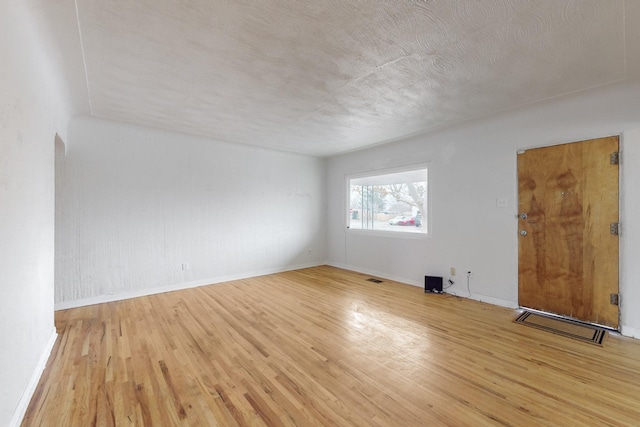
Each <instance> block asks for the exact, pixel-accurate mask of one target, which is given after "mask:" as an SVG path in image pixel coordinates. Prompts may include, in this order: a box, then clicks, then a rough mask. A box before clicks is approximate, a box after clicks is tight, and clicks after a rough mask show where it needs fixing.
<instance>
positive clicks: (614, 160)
mask: <svg viewBox="0 0 640 427" xmlns="http://www.w3.org/2000/svg"><path fill="white" fill-rule="evenodd" d="M609 161H610V162H611V164H612V165H619V164H620V152H619V151H616V152H615V153H611V156H609Z"/></svg>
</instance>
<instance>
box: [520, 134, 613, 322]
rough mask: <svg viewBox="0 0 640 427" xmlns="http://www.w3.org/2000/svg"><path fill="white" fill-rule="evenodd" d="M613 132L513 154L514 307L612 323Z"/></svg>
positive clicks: (589, 320) (588, 320)
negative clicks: (515, 166) (515, 225)
mask: <svg viewBox="0 0 640 427" xmlns="http://www.w3.org/2000/svg"><path fill="white" fill-rule="evenodd" d="M616 151H618V137H617V136H614V137H608V138H600V139H594V140H589V141H581V142H576V143H572V144H563V145H556V146H552V147H544V148H538V149H533V150H527V151H526V152H524V153H521V154H519V155H518V183H519V184H518V187H519V191H518V205H519V212H521V213H526V214H527V218H526V219H522V218H521V219H520V220H519V228H520V230H524V231H526V232H527V233H528V234H527V235H526V236H520V237H519V252H518V258H519V261H518V267H519V292H518V298H519V303H520V305H521V306H524V307H531V308H535V309H538V310H544V311H549V312H552V313H557V314H561V315H566V316H570V317H573V318H576V319H580V320H584V321H587V322H594V323H599V324H603V325H607V326H611V327H614V328H616V327H618V307H617V306H615V305H612V304H610V302H609V296H610V294H615V293H618V244H619V242H618V237H617V236H613V235H611V234H610V232H609V226H610V224H611V223H614V222H617V221H618V166H617V165H611V164H610V155H611V153H613V152H616Z"/></svg>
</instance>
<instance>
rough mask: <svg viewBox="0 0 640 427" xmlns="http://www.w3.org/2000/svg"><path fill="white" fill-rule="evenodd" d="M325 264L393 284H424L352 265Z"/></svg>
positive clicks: (420, 285) (419, 285) (421, 285)
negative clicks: (391, 281)
mask: <svg viewBox="0 0 640 427" xmlns="http://www.w3.org/2000/svg"><path fill="white" fill-rule="evenodd" d="M325 264H326V265H330V266H331V267H337V268H342V269H344V270H349V271H355V272H356V273H362V274H367V275H369V276H375V277H380V278H382V279H387V280H393V281H394V282H400V283H405V284H407V285H412V286H418V287H423V286H424V283H422V282H419V281H415V280H411V279H409V278H407V277H400V276H393V275H391V274H387V273H383V272H381V271H375V270H368V269H362V268H359V267H354V266H353V265H345V264H341V263H334V262H326V263H325Z"/></svg>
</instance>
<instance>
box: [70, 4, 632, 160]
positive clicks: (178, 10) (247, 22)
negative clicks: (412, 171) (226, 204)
mask: <svg viewBox="0 0 640 427" xmlns="http://www.w3.org/2000/svg"><path fill="white" fill-rule="evenodd" d="M76 4H77V11H78V20H79V25H80V34H81V39H82V48H83V55H84V60H85V65H86V75H87V85H88V89H89V98H90V105H91V113H92V114H93V115H95V116H98V117H104V118H110V119H116V120H123V121H127V122H134V123H138V124H142V125H147V126H152V127H159V128H163V129H169V130H174V131H179V132H185V133H190V134H196V135H204V136H207V137H211V138H213V139H216V140H221V141H228V142H234V143H244V144H251V145H260V146H265V147H269V148H276V149H282V150H287V151H295V152H299V153H305V154H311V155H319V156H326V155H332V154H336V153H340V152H345V151H350V150H354V149H358V148H362V147H366V146H368V145H373V144H379V143H381V142H385V141H390V140H393V139H397V138H401V137H403V136H407V135H411V134H416V133H420V132H424V131H428V130H432V129H435V128H440V127H444V126H451V125H455V124H457V123H461V122H463V121H466V120H470V119H472V118H476V117H480V116H484V115H487V114H490V113H492V112H497V111H501V110H505V109H509V108H513V107H515V106H518V105H522V104H526V103H531V102H535V101H539V100H542V99H546V98H550V97H554V96H559V95H562V94H567V93H570V92H575V91H579V90H583V89H586V88H590V87H594V86H599V85H602V84H606V83H610V82H613V81H617V80H620V79H623V78H625V40H624V2H623V1H622V0H502V1H501V0H468V1H451V0H434V1H425V0H414V1H409V0H297V1H294V0H260V1H256V0H136V1H125V0H76Z"/></svg>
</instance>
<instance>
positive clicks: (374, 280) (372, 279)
mask: <svg viewBox="0 0 640 427" xmlns="http://www.w3.org/2000/svg"><path fill="white" fill-rule="evenodd" d="M367 282H373V283H382V280H379V279H374V278H373V277H369V278H368V279H367Z"/></svg>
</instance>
